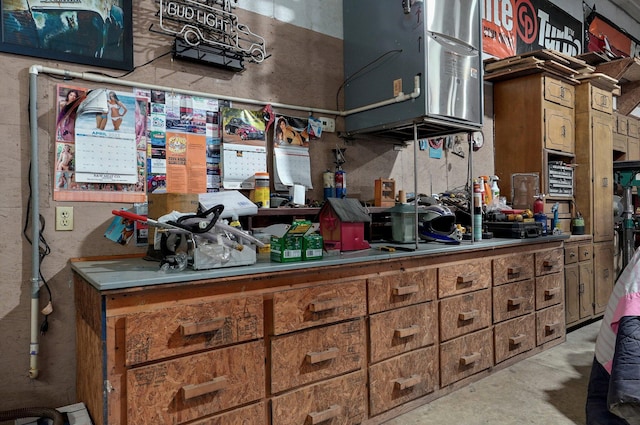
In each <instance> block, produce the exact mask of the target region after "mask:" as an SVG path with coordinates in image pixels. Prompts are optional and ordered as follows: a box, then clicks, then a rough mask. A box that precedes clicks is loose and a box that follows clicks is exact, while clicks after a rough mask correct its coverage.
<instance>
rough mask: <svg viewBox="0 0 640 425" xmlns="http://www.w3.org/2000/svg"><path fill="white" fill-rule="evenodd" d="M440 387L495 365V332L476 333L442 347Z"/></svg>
mask: <svg viewBox="0 0 640 425" xmlns="http://www.w3.org/2000/svg"><path fill="white" fill-rule="evenodd" d="M440 362H441V363H440V386H441V387H446V386H447V385H449V384H452V383H454V382H456V381H459V380H461V379H463V378H466V377H468V376H471V375H474V374H476V373H478V372H480V371H483V370H485V369H488V368H490V367H491V366H492V365H493V330H491V329H485V330H482V331H479V332H474V333H472V334H469V335H465V336H463V337H460V338H456V339H454V340H452V341H449V342H446V343H444V344H441V345H440Z"/></svg>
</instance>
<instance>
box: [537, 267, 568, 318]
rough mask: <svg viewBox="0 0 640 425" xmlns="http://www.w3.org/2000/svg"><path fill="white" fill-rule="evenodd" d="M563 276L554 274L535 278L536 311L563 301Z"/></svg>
mask: <svg viewBox="0 0 640 425" xmlns="http://www.w3.org/2000/svg"><path fill="white" fill-rule="evenodd" d="M563 286H564V274H563V273H556V274H550V275H546V276H542V277H538V278H536V310H540V309H543V308H546V307H550V306H552V305H556V304H560V303H562V302H563V301H564V291H563Z"/></svg>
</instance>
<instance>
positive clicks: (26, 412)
mask: <svg viewBox="0 0 640 425" xmlns="http://www.w3.org/2000/svg"><path fill="white" fill-rule="evenodd" d="M22 418H48V419H52V420H53V425H64V415H63V414H62V413H60V412H58V411H57V410H56V409H53V408H49V407H25V408H23V409H13V410H5V411H2V412H0V422H4V421H13V420H16V419H22Z"/></svg>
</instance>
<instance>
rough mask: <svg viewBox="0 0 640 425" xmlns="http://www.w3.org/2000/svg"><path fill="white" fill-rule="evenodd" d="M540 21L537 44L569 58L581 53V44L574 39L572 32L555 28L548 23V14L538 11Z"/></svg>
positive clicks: (565, 28)
mask: <svg viewBox="0 0 640 425" xmlns="http://www.w3.org/2000/svg"><path fill="white" fill-rule="evenodd" d="M538 18H539V19H540V30H539V32H538V44H539V45H540V46H542V47H544V48H545V49H552V50H556V51H558V52H561V53H564V54H566V55H569V56H576V55H577V54H579V53H580V52H582V43H581V42H580V40H579V39H576V38H574V36H575V34H574V31H573V30H572V29H571V28H569V27H567V26H565V27H564V29H560V28H557V27H555V26H553V25H551V23H550V22H549V14H548V13H547V12H545V11H544V10H541V9H538Z"/></svg>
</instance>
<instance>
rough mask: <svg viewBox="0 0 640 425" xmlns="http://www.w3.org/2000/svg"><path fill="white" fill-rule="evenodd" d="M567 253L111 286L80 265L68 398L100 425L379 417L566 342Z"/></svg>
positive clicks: (267, 424) (477, 254)
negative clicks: (73, 383) (100, 285)
mask: <svg viewBox="0 0 640 425" xmlns="http://www.w3.org/2000/svg"><path fill="white" fill-rule="evenodd" d="M562 252H563V242H562V240H559V239H554V240H548V241H545V240H543V238H540V241H536V242H530V243H525V244H522V245H519V244H517V243H514V245H512V246H508V247H499V248H495V247H490V248H487V249H474V248H472V249H467V250H464V251H462V252H457V253H449V254H447V255H442V254H441V255H416V256H411V257H396V258H387V259H384V260H381V261H373V260H372V261H365V262H361V263H356V264H345V265H331V266H328V267H318V266H311V267H308V268H304V269H299V270H282V271H272V272H264V273H259V274H248V275H239V276H229V277H223V278H211V279H203V278H200V279H198V280H192V281H189V280H187V281H181V280H179V279H176V281H175V282H173V281H172V282H170V283H165V284H158V285H152V286H143V287H136V286H133V287H124V288H123V289H110V290H98V289H96V288H95V287H94V286H92V285H91V284H90V283H88V282H87V281H86V280H85V277H83V276H86V275H87V274H84V273H74V291H75V301H76V303H75V305H76V309H77V311H76V313H77V314H76V319H77V320H76V332H77V333H76V335H77V344H76V347H77V359H78V362H77V374H76V375H77V395H78V399H79V400H80V401H83V402H84V403H85V404H86V405H87V407H88V410H89V412H90V414H91V416H92V420H93V422H94V423H95V424H96V425H107V424H112V425H113V424H118V425H126V424H139V423H163V424H164V423H173V424H182V423H190V424H202V425H204V424H236V423H251V424H256V425H260V424H264V425H289V424H291V425H293V424H303V423H305V424H306V423H308V424H320V423H340V424H354V425H355V424H366V425H378V424H382V423H384V422H387V421H388V420H390V419H391V418H393V417H395V416H398V415H399V414H401V413H403V412H406V411H407V410H409V409H411V408H415V407H418V406H420V405H422V404H425V403H428V402H430V401H432V400H435V399H437V398H438V397H441V396H442V395H445V394H448V393H449V392H451V391H454V390H456V389H459V388H461V387H462V386H464V385H467V384H469V383H471V382H474V381H476V380H478V379H480V378H482V377H484V376H487V375H488V374H490V373H492V372H494V371H497V370H500V369H501V368H504V367H506V366H507V365H510V364H513V363H515V362H517V361H519V360H521V359H524V358H526V357H529V356H532V355H534V354H537V353H539V352H541V351H543V350H545V349H547V348H549V347H551V346H554V345H556V344H559V343H561V342H563V341H564V337H565V334H564V327H565V322H564V314H565V313H564V302H563V300H564V291H563V288H562V279H561V278H558V276H562V275H563V273H564V272H563V267H564V265H563V261H562ZM117 261H118V260H116V262H117ZM140 261H142V260H140ZM98 263H99V262H98ZM74 264H75V263H74ZM314 264H319V263H314ZM88 267H89V268H91V269H93V268H94V267H95V269H96V270H104V268H103V267H100V265H99V264H93V265H90V266H88ZM110 267H115V268H117V269H118V270H123V269H124V267H118V266H117V264H116V265H114V264H113V260H112V261H110ZM140 268H141V267H140V265H138V266H133V269H135V270H138V269H140ZM74 270H75V269H74ZM119 273H120V272H119ZM150 273H151V272H150ZM153 273H156V271H154V272H153ZM136 276H137V277H139V275H138V274H137V275H136ZM136 281H137V280H136ZM494 347H495V348H494Z"/></svg>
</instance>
